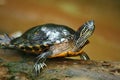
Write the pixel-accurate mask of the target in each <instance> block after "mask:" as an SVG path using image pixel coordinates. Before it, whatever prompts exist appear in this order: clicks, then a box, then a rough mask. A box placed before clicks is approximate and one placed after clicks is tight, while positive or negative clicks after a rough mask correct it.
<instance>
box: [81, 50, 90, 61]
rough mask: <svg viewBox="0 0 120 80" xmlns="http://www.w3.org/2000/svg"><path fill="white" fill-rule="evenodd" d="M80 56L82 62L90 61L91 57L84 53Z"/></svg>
mask: <svg viewBox="0 0 120 80" xmlns="http://www.w3.org/2000/svg"><path fill="white" fill-rule="evenodd" d="M79 55H80V58H81V60H90V58H89V56H88V55H87V53H86V52H84V51H83V52H81V53H80V54H79Z"/></svg>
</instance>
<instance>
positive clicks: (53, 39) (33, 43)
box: [11, 24, 75, 54]
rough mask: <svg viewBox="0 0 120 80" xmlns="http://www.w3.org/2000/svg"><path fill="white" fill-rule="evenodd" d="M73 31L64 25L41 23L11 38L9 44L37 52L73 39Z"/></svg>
mask: <svg viewBox="0 0 120 80" xmlns="http://www.w3.org/2000/svg"><path fill="white" fill-rule="evenodd" d="M74 34H75V31H74V30H73V29H71V28H69V27H67V26H64V25H57V24H43V25H39V26H35V27H33V28H31V29H29V30H28V31H26V32H25V33H24V34H23V35H22V36H20V37H18V38H16V39H13V40H12V41H11V45H14V46H15V48H17V49H19V50H23V51H26V52H32V53H37V54H39V53H40V52H42V51H45V50H47V49H49V48H50V46H53V45H54V44H60V43H62V42H68V41H70V40H73V36H74Z"/></svg>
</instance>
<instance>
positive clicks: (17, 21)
mask: <svg viewBox="0 0 120 80" xmlns="http://www.w3.org/2000/svg"><path fill="white" fill-rule="evenodd" d="M91 19H92V20H94V21H95V25H96V29H95V32H94V34H93V36H92V37H91V38H90V44H89V45H87V46H86V47H85V48H84V51H85V52H87V53H88V55H89V56H90V57H91V59H93V60H108V61H120V0H0V32H7V33H9V34H11V33H13V32H16V31H22V32H25V31H26V30H28V29H29V28H31V27H33V26H36V25H40V24H45V23H56V24H62V25H67V26H69V27H71V28H73V29H74V30H77V28H78V27H80V26H81V25H82V24H83V23H84V22H86V21H88V20H91Z"/></svg>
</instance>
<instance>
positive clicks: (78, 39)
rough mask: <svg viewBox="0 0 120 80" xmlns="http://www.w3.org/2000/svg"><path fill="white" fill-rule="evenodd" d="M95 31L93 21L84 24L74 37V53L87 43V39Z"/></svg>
mask: <svg viewBox="0 0 120 80" xmlns="http://www.w3.org/2000/svg"><path fill="white" fill-rule="evenodd" d="M94 29H95V25H94V21H93V20H89V21H87V22H86V23H84V24H83V25H82V26H81V27H80V28H79V29H78V30H77V31H76V33H75V35H74V45H75V51H76V50H80V49H81V48H82V47H84V46H85V44H86V43H87V42H88V38H89V37H90V36H91V35H92V34H93V32H94Z"/></svg>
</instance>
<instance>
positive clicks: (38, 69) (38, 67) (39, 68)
mask: <svg viewBox="0 0 120 80" xmlns="http://www.w3.org/2000/svg"><path fill="white" fill-rule="evenodd" d="M45 66H47V65H46V64H45V63H44V62H43V63H39V64H38V63H35V65H34V71H35V75H36V76H37V75H38V74H39V73H40V72H41V70H42V69H43V68H44V67H45Z"/></svg>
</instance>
